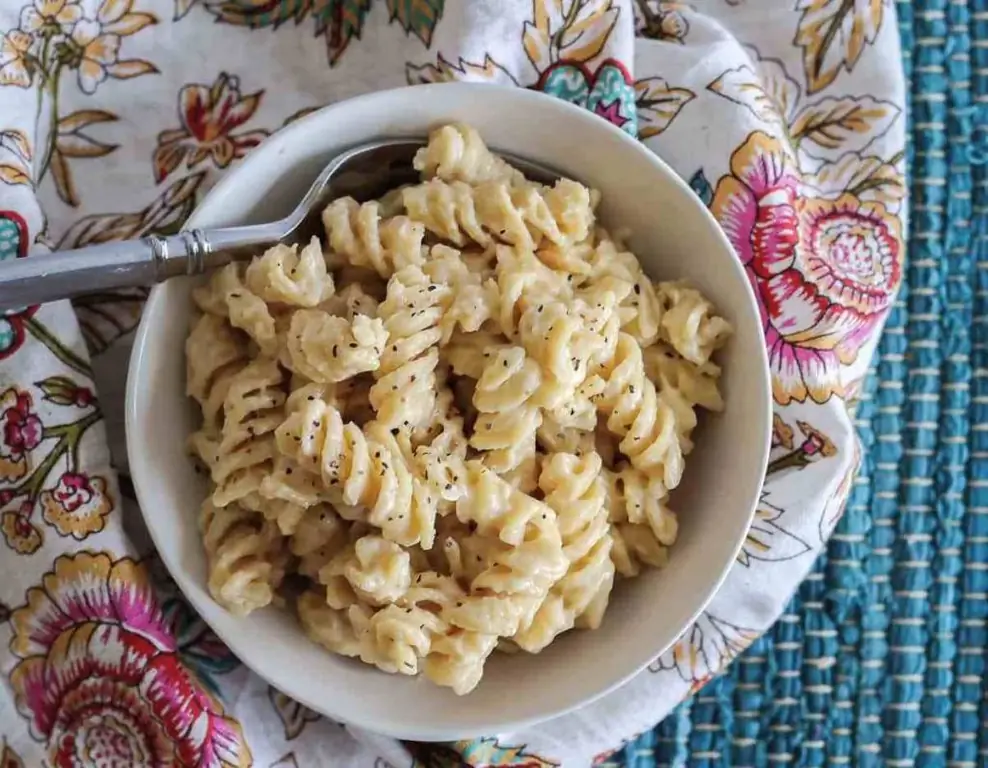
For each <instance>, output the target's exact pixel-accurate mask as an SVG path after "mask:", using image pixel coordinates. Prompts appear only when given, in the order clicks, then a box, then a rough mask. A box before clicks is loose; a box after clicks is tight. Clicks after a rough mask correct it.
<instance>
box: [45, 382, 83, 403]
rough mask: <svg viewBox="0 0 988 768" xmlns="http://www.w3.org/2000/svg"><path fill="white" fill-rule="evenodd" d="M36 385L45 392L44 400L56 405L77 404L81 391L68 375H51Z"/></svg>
mask: <svg viewBox="0 0 988 768" xmlns="http://www.w3.org/2000/svg"><path fill="white" fill-rule="evenodd" d="M35 386H36V387H37V388H38V389H40V390H41V391H42V392H44V393H45V394H44V398H43V399H44V400H47V401H48V402H49V403H54V404H55V405H75V403H76V399H77V398H78V396H79V391H80V390H79V387H78V385H77V384H76V383H75V382H74V381H72V379H70V378H69V377H68V376H50V377H48V378H47V379H45V380H44V381H38V382H35Z"/></svg>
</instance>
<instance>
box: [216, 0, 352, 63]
mask: <svg viewBox="0 0 988 768" xmlns="http://www.w3.org/2000/svg"><path fill="white" fill-rule="evenodd" d="M370 6H371V0H206V3H205V8H206V10H207V11H208V12H209V13H211V14H212V15H213V16H215V17H216V20H217V21H219V22H222V23H224V24H232V25H234V26H238V27H247V28H249V29H261V28H270V29H278V27H280V26H281V25H283V24H285V23H286V22H288V21H294V22H295V23H296V24H301V23H302V22H303V21H304V20H305V18H306V16H311V17H312V18H314V19H315V24H316V37H325V39H326V51H327V54H328V56H329V64H330V66H333V65H334V64H336V62H337V61H339V59H340V57H341V56H342V55H343V53H344V51H346V49H347V46H348V45H350V41H351V40H353V39H354V38H356V39H358V40H359V39H360V34H361V32H362V31H363V28H364V21H365V20H366V18H367V12H368V11H369V10H370Z"/></svg>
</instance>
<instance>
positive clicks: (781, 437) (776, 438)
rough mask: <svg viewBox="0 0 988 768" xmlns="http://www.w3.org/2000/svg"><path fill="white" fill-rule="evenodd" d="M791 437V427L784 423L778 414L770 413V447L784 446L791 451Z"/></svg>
mask: <svg viewBox="0 0 988 768" xmlns="http://www.w3.org/2000/svg"><path fill="white" fill-rule="evenodd" d="M792 437H793V432H792V427H790V426H789V425H788V424H786V423H785V422H784V421H783V420H782V417H781V416H780V415H779V414H777V413H774V414H772V447H773V448H785V449H786V450H787V451H791V450H792V446H793V442H792Z"/></svg>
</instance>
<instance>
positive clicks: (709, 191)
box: [689, 168, 714, 207]
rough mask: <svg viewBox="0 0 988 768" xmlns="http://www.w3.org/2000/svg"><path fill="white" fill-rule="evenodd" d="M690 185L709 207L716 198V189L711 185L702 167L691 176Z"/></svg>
mask: <svg viewBox="0 0 988 768" xmlns="http://www.w3.org/2000/svg"><path fill="white" fill-rule="evenodd" d="M689 185H690V189H692V190H693V191H694V192H695V193H696V196H697V197H699V198H700V200H702V201H703V204H704V205H706V206H708V207H709V206H710V202H711V201H712V200H713V199H714V190H713V187H711V186H710V182H709V181H707V177H706V176H705V175H704V173H703V169H702V168H701V169H700V170H698V171H697V172H696V173H694V174H693V175H692V176H690V180H689Z"/></svg>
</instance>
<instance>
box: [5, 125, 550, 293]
mask: <svg viewBox="0 0 988 768" xmlns="http://www.w3.org/2000/svg"><path fill="white" fill-rule="evenodd" d="M424 144H425V142H424V141H422V140H416V139H386V140H382V141H375V142H371V143H369V144H362V145H360V146H357V147H354V148H353V149H349V150H347V151H346V152H343V153H342V154H341V155H339V156H338V157H336V158H335V159H334V160H333V161H332V162H330V163H329V165H327V166H326V167H325V168H324V169H323V171H322V173H320V174H319V177H318V178H317V179H316V181H315V183H313V185H312V186H311V187H310V188H309V191H308V192H306V193H305V196H304V197H303V198H302V201H301V202H300V203H299V204H298V206H297V207H296V208H295V210H294V211H292V212H291V213H290V214H289V215H288V216H286V217H285V218H283V219H279V220H278V221H272V222H270V223H268V224H254V225H250V226H243V227H224V228H218V229H193V230H190V231H187V232H179V233H178V234H177V235H170V236H168V237H159V236H158V235H148V236H147V237H143V238H141V239H139V240H123V241H119V242H114V243H104V244H101V245H93V246H89V247H88V248H79V249H78V250H74V251H57V252H55V253H51V254H48V255H41V256H36V257H34V258H28V259H16V260H13V261H5V262H0V311H3V310H7V309H11V308H14V307H23V306H25V305H30V304H43V303H44V302H47V301H55V300H57V299H65V298H69V297H71V296H76V295H79V294H83V293H89V292H92V291H100V290H105V289H108V288H123V287H129V286H136V285H150V284H153V283H159V282H161V281H163V280H167V279H168V278H170V277H178V276H180V275H198V274H200V273H202V272H205V271H208V270H211V269H215V268H216V267H221V266H223V265H224V264H228V263H229V262H231V261H233V260H237V259H246V258H250V257H251V256H256V255H259V254H260V253H261V252H263V251H264V250H265V249H267V248H270V247H271V246H272V245H275V244H277V243H286V244H288V245H291V244H293V243H299V242H303V243H304V242H308V241H309V240H310V239H311V238H312V236H313V235H317V234H319V233H321V232H322V222H321V214H322V211H323V209H324V208H325V207H326V206H327V205H328V204H329V203H330V202H331V201H333V200H335V199H337V198H339V197H343V196H345V195H350V196H351V197H354V198H355V199H357V200H358V201H360V202H363V201H365V200H371V199H374V198H378V197H381V196H382V195H384V193H385V192H388V191H389V190H391V189H394V188H395V187H398V186H401V185H402V184H410V183H414V182H416V181H418V174H417V173H416V171H415V170H414V169H413V168H412V158H413V157H414V155H415V152H416V151H417V150H418V149H419V148H421V147H422V146H423V145H424ZM498 154H500V155H501V156H502V157H504V158H505V159H506V160H507V161H508V162H510V163H511V164H512V165H514V166H515V167H516V168H517V169H518V170H520V171H522V172H523V173H524V174H525V175H526V176H528V178H530V179H531V180H533V181H537V182H541V183H546V184H548V183H551V182H553V181H555V180H556V179H558V178H559V177H560V174H559V173H558V172H556V171H554V170H552V169H551V168H548V167H546V166H544V165H541V164H539V163H535V162H532V161H530V160H526V159H525V158H521V157H517V156H515V155H512V154H509V153H506V152H498Z"/></svg>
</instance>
